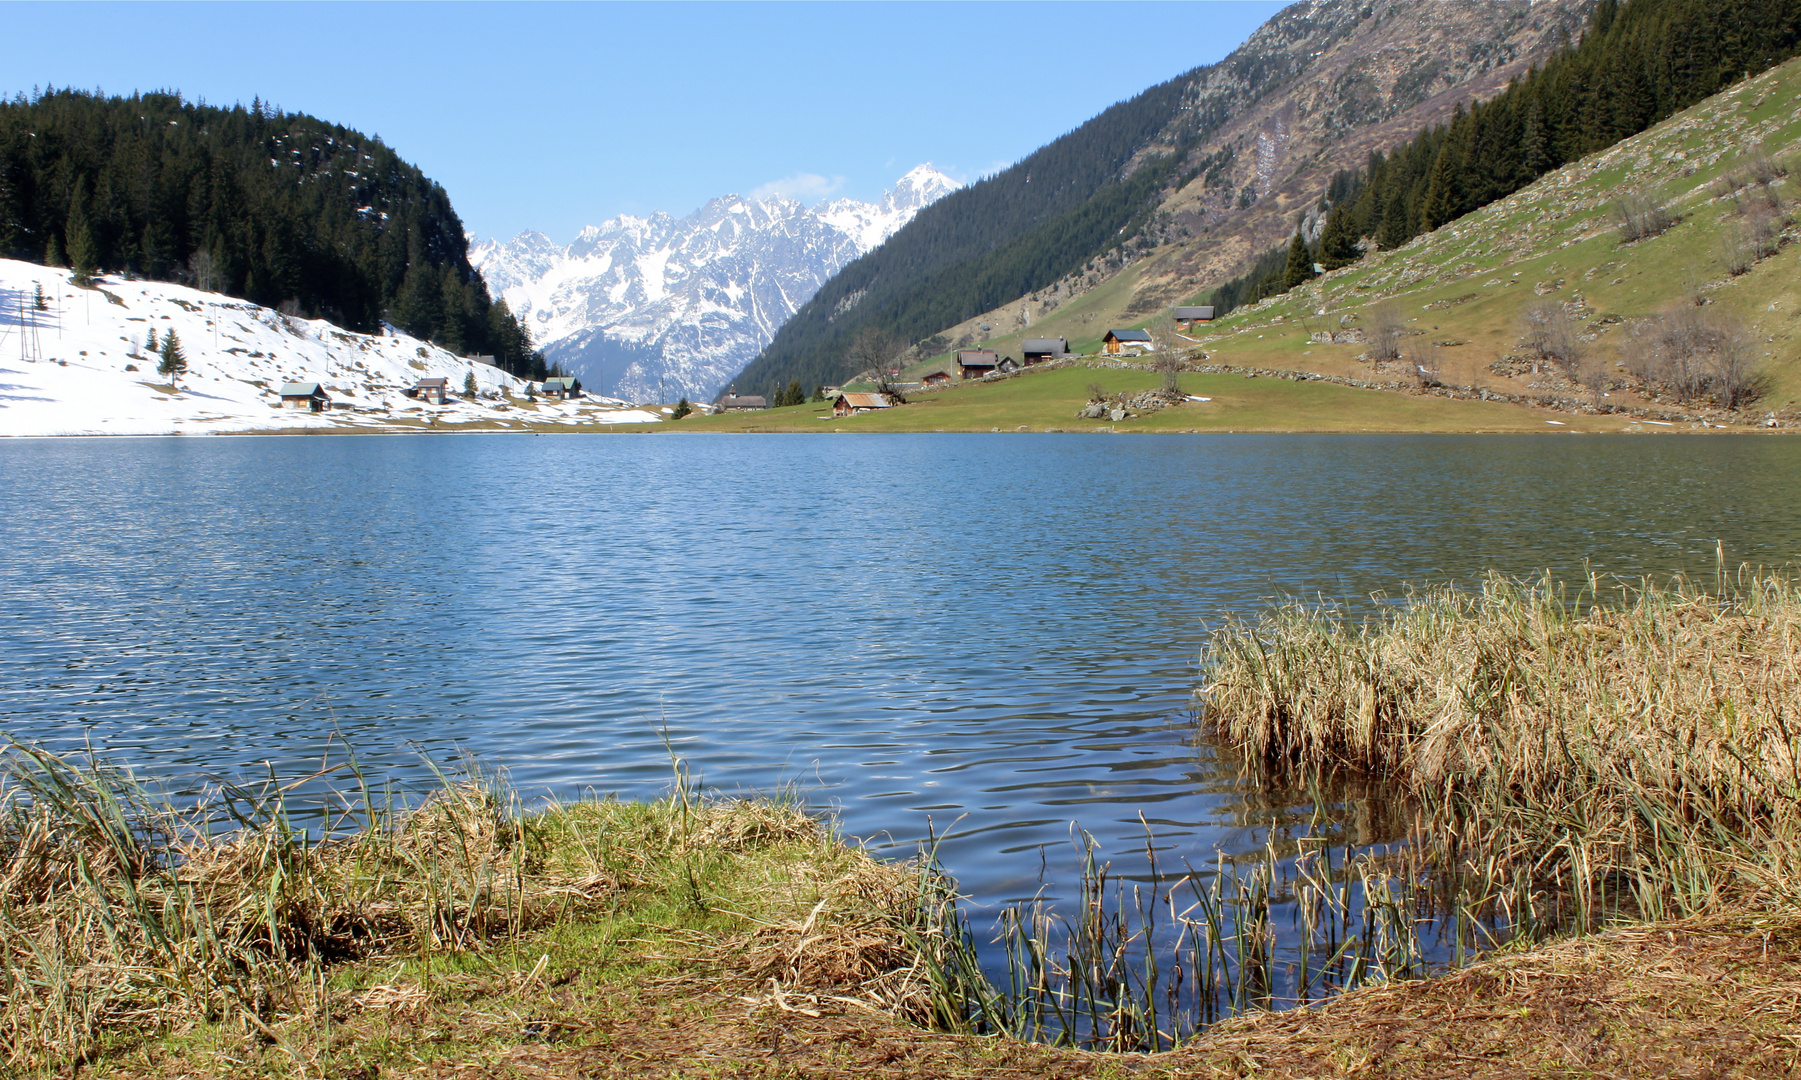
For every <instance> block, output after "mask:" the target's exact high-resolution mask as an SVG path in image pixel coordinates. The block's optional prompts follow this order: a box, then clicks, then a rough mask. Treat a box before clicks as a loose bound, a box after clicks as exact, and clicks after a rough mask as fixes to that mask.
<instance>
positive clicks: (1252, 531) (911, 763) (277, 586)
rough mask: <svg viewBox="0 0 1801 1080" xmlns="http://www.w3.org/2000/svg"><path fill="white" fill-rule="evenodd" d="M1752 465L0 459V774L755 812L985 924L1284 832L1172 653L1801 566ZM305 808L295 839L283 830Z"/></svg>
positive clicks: (1251, 846) (1420, 456)
mask: <svg viewBox="0 0 1801 1080" xmlns="http://www.w3.org/2000/svg"><path fill="white" fill-rule="evenodd" d="M1798 478H1801V442H1797V441H1796V440H1791V439H1780V438H1774V437H1760V436H1717V437H1705V436H1685V435H1670V436H1636V437H1594V436H1586V437H1585V436H1574V435H1569V434H1561V435H1544V436H1500V437H1495V436H1488V437H1483V436H1396V437H1386V436H1243V435H1239V436H1181V435H1167V436H1162V437H1157V438H1137V439H1132V438H1085V437H1080V436H1070V435H1063V436H1058V435H1011V434H1009V435H894V436H883V435H869V436H864V437H860V438H835V437H832V436H827V435H818V436H807V435H798V436H756V435H738V436H734V435H718V436H710V435H692V436H687V437H672V436H665V437H656V436H642V437H630V436H624V435H621V436H618V437H612V438H600V437H584V436H580V435H569V436H529V435H462V436H453V435H431V436H400V437H371V436H318V437H310V436H309V437H245V438H152V439H59V440H5V441H0V548H3V550H4V551H5V556H4V558H3V559H0V655H3V656H4V657H5V661H6V662H5V671H6V678H5V679H4V680H0V732H4V733H5V734H7V735H9V736H11V737H12V738H14V739H17V740H21V741H24V742H28V743H37V744H41V745H44V746H45V747H47V748H49V749H51V750H54V751H59V752H66V751H72V750H80V749H82V748H92V749H93V750H94V752H95V753H96V754H98V755H99V756H100V757H102V758H104V759H106V760H109V761H114V762H118V763H122V764H126V765H129V766H130V767H131V768H132V769H133V770H134V771H135V772H136V773H137V774H139V775H140V776H145V777H150V778H154V779H155V780H157V781H158V782H160V783H164V784H166V785H169V786H172V787H174V788H176V789H178V790H182V791H193V792H198V791H201V790H203V789H205V788H206V787H207V786H208V785H210V784H213V783H216V782H218V781H219V780H222V779H226V780H237V781H242V780H252V781H254V780H258V779H260V778H266V777H273V778H275V779H277V780H280V781H282V782H288V781H292V780H294V779H297V778H303V777H307V776H309V775H313V774H315V773H316V772H317V771H318V770H320V769H321V767H322V766H327V767H329V766H330V765H333V764H338V763H342V762H343V761H345V760H346V757H347V754H349V753H354V755H355V757H356V759H357V760H358V761H359V762H360V768H361V770H362V772H363V775H364V776H365V777H367V778H368V779H369V780H370V781H371V782H373V783H376V784H384V785H392V787H393V790H395V791H396V792H399V793H401V795H402V797H404V795H405V793H406V792H408V791H415V792H416V791H420V790H425V789H427V788H429V787H430V786H432V784H433V783H435V780H434V777H433V773H432V769H431V764H433V763H435V764H437V765H439V766H445V767H451V768H455V767H458V765H459V762H476V763H479V764H480V766H481V767H484V768H487V769H494V770H504V771H505V773H506V775H507V776H508V777H509V778H510V780H511V783H512V784H513V785H514V787H515V788H516V789H517V790H518V791H519V792H520V794H521V796H522V797H523V798H524V799H526V800H528V801H529V800H532V799H536V798H542V797H548V796H555V797H564V798H567V797H573V796H578V795H582V794H585V793H617V794H618V795H620V796H621V797H626V798H650V797H657V796H660V795H663V794H666V793H667V792H668V791H669V790H670V785H671V783H672V778H673V776H674V775H675V774H674V771H673V768H674V765H675V762H676V761H677V760H679V761H680V762H681V763H683V765H684V766H685V768H687V769H688V770H690V771H691V773H692V774H693V776H695V777H696V778H697V779H698V780H699V782H700V783H701V784H702V785H704V787H705V789H706V790H707V791H709V792H717V793H724V794H735V793H753V792H771V791H775V790H777V789H782V788H787V789H790V790H792V791H794V792H797V793H798V794H800V795H801V796H802V797H804V798H805V799H806V800H807V801H808V803H809V804H811V805H812V806H814V807H817V808H819V809H821V810H825V811H829V812H831V813H833V814H834V815H835V816H836V818H837V820H838V822H839V823H840V827H841V828H842V830H843V831H844V833H845V834H846V835H848V836H851V837H856V838H859V839H861V840H862V841H863V842H864V843H865V844H866V845H868V846H869V847H870V848H871V849H872V850H875V851H876V852H878V853H882V854H886V855H890V856H893V857H905V856H908V855H911V854H913V853H914V852H916V851H917V850H918V848H919V845H920V844H921V842H922V841H924V840H926V839H927V838H928V837H933V838H936V842H937V845H938V846H937V853H938V857H939V858H940V859H941V860H942V861H943V863H944V865H945V866H946V868H947V869H948V870H949V871H950V872H951V873H952V874H953V875H954V876H955V878H956V880H957V882H958V883H959V886H960V888H961V890H962V891H963V892H964V893H965V894H967V895H968V897H969V898H970V901H969V903H970V907H971V910H972V913H973V915H974V919H975V923H976V925H977V926H978V927H982V926H983V925H985V923H986V916H984V914H983V912H984V911H989V912H992V911H993V910H997V909H998V908H999V907H1000V906H1001V905H1003V904H1006V903H1009V902H1016V901H1020V900H1024V899H1029V898H1031V897H1033V896H1036V895H1040V894H1041V892H1042V894H1043V895H1045V896H1048V897H1050V898H1053V899H1055V898H1056V897H1058V896H1059V895H1067V890H1068V884H1069V882H1070V881H1071V880H1073V878H1074V877H1075V876H1076V875H1077V872H1078V870H1079V863H1080V857H1081V852H1080V851H1079V849H1078V847H1077V844H1076V841H1078V840H1079V839H1080V837H1081V836H1082V835H1083V834H1088V835H1091V836H1092V837H1094V839H1095V841H1096V842H1097V843H1098V845H1099V851H1100V854H1101V856H1102V857H1103V858H1105V859H1107V860H1109V861H1111V862H1112V863H1113V865H1114V869H1115V871H1116V873H1119V874H1122V875H1124V876H1125V877H1127V878H1128V879H1130V878H1132V877H1133V876H1135V875H1136V876H1142V875H1143V874H1145V873H1146V872H1147V870H1148V867H1147V864H1146V858H1147V856H1146V852H1147V837H1148V838H1149V840H1148V848H1150V849H1154V850H1155V851H1156V853H1157V858H1158V861H1159V863H1160V864H1161V865H1163V866H1165V867H1169V866H1177V865H1179V864H1180V863H1181V862H1183V861H1186V862H1188V863H1190V864H1192V865H1195V866H1200V865H1202V864H1210V863H1212V862H1213V861H1214V860H1215V859H1216V858H1217V857H1218V855H1219V854H1222V853H1223V854H1224V855H1226V856H1229V857H1230V856H1236V855H1246V854H1251V853H1255V852H1257V851H1259V850H1260V849H1262V847H1263V846H1264V844H1265V843H1266V841H1268V840H1269V839H1271V837H1272V835H1277V836H1279V835H1281V834H1284V833H1285V832H1287V831H1289V830H1293V829H1296V828H1299V827H1302V826H1303V825H1304V823H1306V822H1308V821H1309V820H1312V819H1313V817H1314V815H1315V814H1316V813H1318V814H1323V815H1324V816H1325V817H1326V818H1330V819H1334V820H1336V821H1338V822H1339V823H1340V824H1341V825H1342V827H1343V828H1344V829H1345V830H1347V837H1348V838H1349V839H1351V840H1353V841H1355V842H1362V843H1369V842H1378V841H1381V840H1382V839H1384V838H1382V837H1378V836H1357V835H1353V834H1354V833H1355V832H1356V823H1355V822H1354V821H1352V820H1350V817H1351V815H1349V814H1348V813H1347V812H1346V811H1345V810H1344V808H1342V807H1330V806H1327V807H1313V806H1310V805H1304V804H1294V805H1286V804H1282V803H1280V802H1276V803H1272V802H1271V801H1270V800H1269V799H1268V797H1267V792H1261V793H1260V792H1258V791H1256V790H1254V787H1255V785H1251V784H1247V782H1246V781H1245V779H1243V778H1242V777H1241V775H1240V770H1239V767H1238V764H1237V761H1236V760H1235V758H1233V756H1232V755H1231V754H1230V753H1228V752H1225V751H1222V750H1221V749H1219V748H1217V747H1215V746H1214V745H1212V744H1210V743H1209V742H1208V741H1207V740H1206V739H1204V738H1202V737H1201V736H1200V735H1199V734H1198V729H1197V727H1196V725H1195V722H1194V713H1193V709H1194V696H1193V694H1194V690H1195V687H1196V685H1197V682H1198V681H1199V680H1200V678H1201V675H1202V673H1201V672H1200V671H1199V669H1198V666H1197V659H1198V656H1199V654H1200V652H1201V650H1202V647H1203V645H1204V644H1205V642H1206V640H1207V636H1208V632H1209V628H1210V627H1212V626H1214V625H1217V624H1218V622H1219V621H1220V620H1222V619H1224V618H1226V617H1229V616H1232V615H1238V616H1253V615H1255V614H1256V613H1257V612H1258V611H1259V610H1260V609H1261V608H1263V607H1264V605H1266V604H1267V603H1268V602H1270V601H1271V600H1274V599H1277V598H1281V597H1284V596H1300V597H1307V598H1315V597H1317V598H1320V599H1323V600H1325V601H1329V602H1334V603H1338V604H1340V605H1342V606H1343V607H1345V608H1346V609H1347V610H1349V611H1351V612H1352V613H1359V612H1368V611H1371V610H1374V609H1375V608H1376V606H1377V605H1380V604H1385V603H1393V602H1398V601H1400V600H1401V599H1403V598H1404V595H1405V591H1406V589H1407V587H1408V586H1409V585H1410V584H1413V585H1418V584H1424V583H1437V582H1457V583H1463V584H1472V583H1475V582H1478V581H1480V580H1481V578H1482V576H1483V575H1484V574H1485V573H1487V572H1489V571H1498V572H1500V573H1503V574H1508V575H1517V576H1522V577H1536V576H1538V575H1539V574H1541V573H1544V572H1547V571H1548V572H1549V573H1551V574H1553V575H1555V576H1556V577H1558V578H1560V579H1563V580H1566V581H1569V582H1572V583H1576V582H1581V581H1583V580H1585V579H1586V576H1587V575H1588V574H1589V573H1591V572H1592V573H1594V574H1598V575H1602V576H1603V577H1609V576H1617V577H1619V578H1622V579H1627V580H1637V579H1638V578H1640V577H1641V576H1643V575H1649V576H1652V577H1654V578H1659V579H1662V578H1667V577H1668V576H1669V575H1671V574H1674V573H1683V574H1688V575H1691V576H1694V577H1696V578H1699V579H1702V580H1708V581H1711V580H1712V577H1713V575H1714V574H1715V573H1716V572H1717V570H1718V569H1719V567H1720V560H1721V559H1722V558H1723V559H1724V562H1725V565H1726V566H1727V567H1728V569H1730V568H1732V567H1736V566H1737V565H1739V564H1751V565H1753V566H1758V565H1761V566H1766V567H1776V566H1782V565H1786V564H1792V563H1794V562H1795V561H1796V560H1797V559H1798V558H1801V484H1798V483H1797V479H1798ZM344 778H345V774H342V773H334V774H328V775H327V778H325V779H317V780H314V781H312V782H311V783H310V784H308V785H303V786H302V787H301V788H300V791H299V795H298V796H295V798H299V799H301V801H304V797H305V796H307V795H309V794H311V795H314V796H317V797H320V798H323V797H324V796H325V795H326V791H325V788H326V787H328V786H329V785H331V784H333V783H339V782H342V781H343V780H344Z"/></svg>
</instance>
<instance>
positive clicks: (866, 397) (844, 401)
mask: <svg viewBox="0 0 1801 1080" xmlns="http://www.w3.org/2000/svg"><path fill="white" fill-rule="evenodd" d="M893 407H894V401H893V400H892V399H891V398H889V396H888V395H887V394H839V395H838V399H837V400H836V401H834V402H832V415H833V416H855V415H856V414H858V413H865V412H870V411H872V410H874V409H891V408H893Z"/></svg>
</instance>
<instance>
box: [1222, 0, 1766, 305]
mask: <svg viewBox="0 0 1801 1080" xmlns="http://www.w3.org/2000/svg"><path fill="white" fill-rule="evenodd" d="M1797 51H1801V0H1629V2H1627V3H1624V4H1622V3H1619V2H1618V0H1603V2H1602V3H1601V4H1600V5H1598V6H1597V7H1596V9H1595V12H1594V15H1593V16H1592V19H1591V22H1590V24H1589V28H1588V32H1587V33H1586V34H1585V35H1584V36H1583V39H1582V42H1581V44H1580V45H1578V46H1577V47H1575V48H1573V49H1571V50H1569V51H1568V52H1565V53H1563V54H1561V55H1559V56H1557V57H1555V58H1554V59H1552V60H1551V61H1550V62H1549V63H1547V64H1546V65H1545V66H1544V67H1543V68H1542V69H1535V70H1533V71H1532V72H1530V73H1529V74H1528V75H1527V76H1526V77H1525V78H1524V79H1522V80H1519V81H1517V82H1515V83H1514V84H1513V85H1512V86H1510V87H1509V88H1508V89H1507V90H1506V91H1505V92H1503V93H1501V94H1500V95H1498V96H1496V97H1495V98H1493V99H1492V100H1490V101H1487V102H1483V103H1479V104H1476V105H1473V106H1472V107H1470V108H1469V109H1467V110H1465V109H1463V108H1461V107H1459V108H1458V110H1457V111H1456V113H1455V114H1454V116H1453V118H1452V120H1451V122H1450V123H1449V124H1447V125H1440V126H1435V127H1433V128H1432V129H1430V130H1427V131H1423V132H1421V133H1420V134H1419V135H1418V136H1417V137H1415V138H1414V139H1413V140H1412V141H1411V142H1409V143H1407V144H1406V145H1404V146H1401V147H1398V148H1396V149H1395V150H1394V151H1393V152H1392V153H1389V154H1382V153H1380V152H1378V153H1375V154H1372V155H1371V157H1370V160H1369V163H1368V164H1367V165H1366V166H1365V167H1364V168H1363V169H1361V170H1357V171H1355V172H1345V173H1341V174H1339V175H1338V176H1336V177H1334V178H1333V181H1332V183H1331V185H1330V187H1329V188H1328V190H1327V191H1326V192H1323V193H1322V195H1323V197H1324V198H1325V200H1326V201H1327V202H1328V203H1329V204H1330V207H1331V209H1330V212H1329V213H1328V214H1327V215H1326V218H1325V223H1324V227H1323V229H1322V230H1321V231H1320V233H1319V235H1318V237H1317V239H1315V240H1314V241H1313V242H1311V243H1309V242H1307V240H1306V238H1305V237H1303V236H1301V235H1300V234H1297V236H1296V238H1295V239H1294V240H1293V241H1291V242H1290V243H1289V244H1288V245H1286V246H1285V247H1283V248H1277V249H1272V250H1271V251H1270V252H1269V253H1267V254H1266V255H1264V256H1263V257H1262V258H1260V259H1259V260H1258V261H1257V262H1256V263H1255V264H1254V265H1253V266H1252V267H1250V269H1249V270H1248V271H1247V272H1246V273H1245V274H1243V275H1241V276H1239V277H1237V278H1235V279H1233V280H1230V281H1227V282H1225V283H1224V284H1222V285H1220V286H1219V287H1218V288H1217V289H1215V290H1214V291H1213V292H1212V293H1211V294H1210V295H1211V297H1212V302H1213V303H1214V304H1215V305H1216V307H1218V308H1220V309H1222V310H1221V311H1220V314H1224V312H1225V311H1229V310H1231V309H1232V308H1233V307H1236V306H1238V305H1240V304H1246V303H1254V302H1256V301H1257V300H1260V299H1263V298H1264V297H1268V296H1273V295H1277V294H1279V293H1282V292H1285V291H1287V290H1288V289H1290V288H1293V287H1294V286H1295V285H1297V284H1300V283H1301V282H1304V281H1307V280H1309V279H1311V278H1312V277H1313V276H1314V272H1313V269H1312V267H1313V264H1314V263H1316V262H1317V263H1319V264H1320V265H1323V266H1324V267H1325V268H1326V269H1328V270H1332V269H1336V268H1338V267H1341V266H1346V265H1349V264H1351V263H1353V262H1356V261H1357V260H1358V259H1359V258H1361V257H1362V254H1363V249H1364V247H1367V246H1368V245H1369V244H1370V243H1372V242H1373V243H1374V244H1376V245H1377V246H1379V247H1380V248H1382V249H1383V250H1391V249H1393V248H1397V247H1399V246H1401V245H1402V244H1404V243H1406V242H1407V241H1409V240H1411V239H1413V238H1414V237H1415V236H1418V235H1420V234H1422V233H1426V232H1430V231H1431V230H1433V229H1436V228H1438V227H1439V226H1440V225H1443V224H1444V223H1445V222H1448V221H1451V220H1454V219H1456V218H1459V217H1462V216H1463V215H1464V214H1467V213H1469V212H1470V211H1472V210H1475V209H1477V208H1479V207H1482V206H1485V205H1487V204H1488V203H1491V202H1493V201H1494V200H1496V199H1499V198H1503V197H1505V196H1507V195H1510V194H1512V193H1513V192H1515V191H1518V190H1519V189H1521V188H1523V187H1525V186H1526V185H1527V184H1530V183H1532V182H1533V181H1534V180H1536V179H1538V178H1539V177H1540V176H1543V175H1545V174H1546V173H1549V172H1551V171H1553V170H1555V169H1557V168H1560V167H1561V166H1563V165H1565V164H1566V163H1568V162H1571V161H1575V160H1577V159H1578V158H1581V157H1583V156H1585V155H1587V154H1590V153H1593V152H1594V151H1596V150H1600V149H1603V148H1605V147H1608V146H1611V145H1613V144H1614V143H1616V142H1618V141H1619V140H1621V139H1624V138H1627V137H1629V136H1632V135H1636V134H1638V133H1639V132H1641V131H1644V130H1646V129H1648V128H1649V127H1651V126H1652V125H1653V124H1656V123H1658V122H1659V121H1661V120H1663V119H1665V118H1667V117H1669V116H1672V115H1674V114H1675V113H1676V112H1678V111H1680V110H1682V109H1684V108H1687V107H1688V106H1690V105H1693V104H1695V103H1696V102H1699V101H1702V100H1704V99H1706V98H1708V97H1710V96H1712V95H1713V94H1716V93H1718V92H1719V91H1720V90H1721V89H1723V88H1725V87H1726V86H1728V85H1730V84H1731V83H1733V82H1735V81H1737V80H1738V79H1740V78H1742V77H1744V76H1745V75H1746V74H1747V73H1755V72H1759V71H1763V70H1766V69H1768V68H1770V67H1771V66H1773V65H1775V64H1777V63H1779V62H1781V61H1782V60H1784V59H1787V58H1788V57H1790V56H1793V55H1795V54H1796V53H1797ZM1623 194H1624V195H1625V196H1626V199H1625V202H1624V203H1623V204H1622V205H1629V204H1631V203H1632V202H1633V201H1634V199H1633V194H1634V193H1632V192H1629V191H1628V192H1624V193H1623ZM1640 201H1645V202H1646V212H1654V207H1653V206H1652V205H1651V204H1653V203H1655V199H1653V198H1650V197H1649V196H1646V197H1645V198H1644V199H1643V200H1640Z"/></svg>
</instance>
